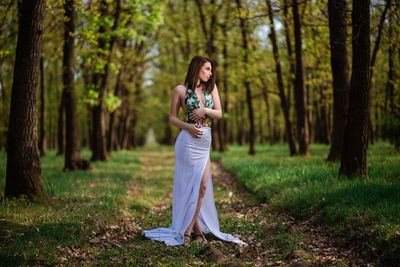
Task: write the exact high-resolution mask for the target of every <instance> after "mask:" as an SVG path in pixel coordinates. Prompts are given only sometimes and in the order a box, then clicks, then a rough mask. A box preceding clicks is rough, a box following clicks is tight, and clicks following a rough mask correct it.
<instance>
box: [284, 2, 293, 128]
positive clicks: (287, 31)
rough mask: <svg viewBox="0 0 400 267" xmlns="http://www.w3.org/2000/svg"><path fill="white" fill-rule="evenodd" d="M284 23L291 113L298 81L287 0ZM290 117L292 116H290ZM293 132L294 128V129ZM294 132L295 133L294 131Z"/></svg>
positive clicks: (288, 98)
mask: <svg viewBox="0 0 400 267" xmlns="http://www.w3.org/2000/svg"><path fill="white" fill-rule="evenodd" d="M283 15H284V19H283V24H284V26H285V28H284V29H285V37H286V47H287V51H288V58H289V64H290V77H289V83H288V90H287V91H288V96H287V106H288V112H289V114H290V108H291V104H290V103H291V97H290V96H291V92H292V88H293V89H294V84H295V82H296V80H295V76H296V65H295V64H294V59H293V50H292V41H291V40H290V29H289V12H288V5H287V1H286V0H284V1H283ZM289 118H290V117H289ZM292 132H293V129H292ZM292 134H293V133H292Z"/></svg>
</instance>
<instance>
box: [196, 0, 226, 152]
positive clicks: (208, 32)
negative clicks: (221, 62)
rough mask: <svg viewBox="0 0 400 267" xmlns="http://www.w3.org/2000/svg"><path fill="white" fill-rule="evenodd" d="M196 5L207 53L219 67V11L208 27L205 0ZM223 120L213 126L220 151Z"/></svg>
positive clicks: (216, 143) (215, 147)
mask: <svg viewBox="0 0 400 267" xmlns="http://www.w3.org/2000/svg"><path fill="white" fill-rule="evenodd" d="M195 2H196V5H197V7H198V11H199V15H200V24H201V29H202V31H203V34H204V38H205V39H206V40H207V42H206V45H205V50H206V54H207V55H208V56H209V57H210V58H211V59H212V60H213V61H214V67H215V68H217V66H218V60H217V47H216V46H215V44H214V41H215V27H216V25H217V19H218V18H217V13H216V12H215V11H214V12H212V14H211V19H210V25H209V27H207V24H206V16H205V15H204V11H203V2H202V1H200V0H196V1H195ZM210 5H211V6H214V5H215V0H210ZM218 81H219V78H218V76H217V77H216V81H215V82H216V83H217V84H218ZM220 123H221V121H214V122H213V125H212V128H213V131H212V133H211V134H212V139H213V142H212V144H211V145H212V148H213V150H218V151H223V148H221V146H222V144H223V140H222V138H223V137H222V133H221V131H223V129H222V128H221V126H220V125H219V124H220Z"/></svg>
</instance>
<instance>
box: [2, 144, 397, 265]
mask: <svg viewBox="0 0 400 267" xmlns="http://www.w3.org/2000/svg"><path fill="white" fill-rule="evenodd" d="M370 151H371V155H370V160H371V161H372V163H373V164H372V163H371V164H370V166H375V167H372V168H371V169H370V176H371V180H370V181H368V182H365V181H351V182H350V181H346V180H344V179H338V178H335V177H336V173H337V165H336V164H326V163H324V161H323V160H324V156H325V153H326V152H327V147H324V146H313V147H312V153H313V156H312V157H309V158H288V157H287V149H286V147H284V146H274V147H272V148H270V147H269V146H259V147H258V154H257V156H256V157H249V156H246V152H247V148H245V147H243V148H241V147H234V146H233V147H231V149H230V151H229V152H228V153H226V154H225V155H221V154H218V153H213V155H212V157H213V158H215V159H220V160H221V162H222V164H223V165H224V167H225V168H227V169H229V170H230V171H231V172H232V173H235V175H236V176H237V179H239V180H240V181H241V183H242V184H244V185H245V186H246V187H247V188H249V189H250V190H251V191H252V192H254V194H253V193H252V195H250V194H249V193H248V192H247V191H246V190H244V189H243V188H242V187H241V186H238V185H237V184H236V183H235V182H234V181H233V178H232V177H230V176H229V177H227V176H228V175H227V174H226V173H225V174H224V173H221V170H219V169H218V168H217V167H216V165H214V166H213V181H214V193H215V200H216V207H217V211H218V214H219V222H220V227H221V230H222V231H223V232H228V233H231V234H234V235H236V236H239V237H241V238H242V239H243V240H244V241H246V242H248V243H249V244H250V245H249V246H248V247H245V248H244V247H241V246H238V245H236V244H232V243H226V242H221V241H219V240H216V239H215V238H213V237H212V236H210V235H207V236H206V237H207V238H208V240H209V245H211V247H212V248H216V249H218V250H219V251H220V252H222V254H223V255H224V258H223V260H224V261H227V262H230V264H231V265H232V264H236V265H238V266H239V265H240V264H241V265H248V266H254V265H258V266H260V265H263V266H265V265H270V266H276V265H282V264H288V263H294V262H299V261H303V262H308V263H310V264H317V265H344V264H362V263H365V262H362V260H361V259H356V258H355V257H354V254H352V252H351V251H348V250H347V251H346V250H343V249H340V248H339V249H338V248H336V247H335V246H337V245H338V246H342V245H343V244H341V243H343V241H342V239H341V238H340V236H343V237H344V239H345V240H347V241H356V242H358V241H360V240H361V239H362V240H366V241H367V242H366V246H367V247H368V248H370V250H369V251H368V253H376V255H378V253H380V254H379V255H382V252H381V250H382V248H383V246H384V245H385V244H386V245H387V244H390V243H388V242H390V240H394V241H393V244H395V245H396V244H398V243H396V242H398V241H396V240H398V236H397V235H398V233H396V232H398V231H399V221H398V220H399V218H398V216H395V215H396V209H397V211H398V208H399V204H398V203H399V199H398V197H399V195H398V192H399V190H398V186H399V167H398V165H399V164H398V158H399V157H398V154H394V155H390V153H392V152H393V151H392V150H391V149H390V147H388V146H386V145H380V146H379V147H372V148H371V150H370ZM5 156H6V155H5V154H4V153H0V194H3V192H4V185H5V165H6V161H5ZM83 156H84V157H86V158H89V152H88V151H83ZM173 156H174V155H173V148H172V147H161V146H149V147H145V148H141V149H138V150H136V151H119V152H114V153H113V154H112V157H111V159H110V161H109V162H103V163H101V162H99V163H95V164H94V169H93V170H91V171H84V172H69V173H63V172H62V171H61V169H62V166H63V157H60V156H56V155H55V152H54V151H50V152H49V153H48V155H47V156H46V157H44V158H42V169H43V172H42V179H43V186H44V189H45V191H46V193H47V195H48V196H49V198H50V201H49V203H47V204H40V203H28V202H25V201H24V200H18V201H3V202H2V203H0V266H19V265H64V266H77V265H78V266H92V265H100V266H103V265H107V266H108V265H117V266H120V265H125V266H135V265H150V264H153V265H163V266H187V265H215V264H216V262H215V260H213V259H210V258H209V257H208V256H207V255H206V254H204V250H203V248H204V247H205V246H204V245H200V244H197V245H196V244H192V245H190V246H189V247H183V246H179V247H167V246H165V245H164V244H163V243H159V242H155V241H151V240H148V239H145V238H143V237H142V236H141V232H142V230H143V229H153V228H156V227H169V226H170V224H171V203H172V185H173V184H172V181H173V171H174V157H173ZM239 156H240V158H239ZM374 173H375V174H374ZM374 175H377V176H378V177H375V176H374ZM370 184H374V185H376V186H370ZM392 187H393V188H392ZM365 188H369V189H368V190H369V191H368V190H367V191H365V190H366V189H365ZM382 188H383V189H382ZM350 189H351V190H350ZM346 190H347V191H346ZM349 190H350V191H349ZM363 190H364V191H363ZM391 190H393V191H391ZM396 190H397V192H396ZM342 191H343V192H342ZM335 192H336V195H335ZM357 192H360V193H358V195H357ZM363 192H364V193H365V194H367V196H365V197H361V196H360V195H363V194H364V193H363ZM337 194H339V195H337ZM253 195H255V196H257V198H255V197H253ZM370 198H371V199H370ZM309 199H311V201H310V200H309ZM265 200H268V204H265V203H264V202H265ZM282 211H284V212H282ZM336 213H337V214H336ZM397 214H399V213H397ZM291 215H292V216H294V217H295V218H293V217H291ZM310 218H312V219H311V220H310ZM315 223H317V224H315ZM318 224H320V225H328V226H329V227H330V231H328V234H327V233H326V232H327V231H326V229H324V228H323V227H320V226H318ZM355 230H357V231H359V232H357V233H356V232H352V231H355ZM329 233H334V235H333V238H332V236H330V235H329ZM336 237H339V238H336ZM374 242H375V243H374ZM379 242H381V243H379ZM358 243H359V242H358ZM343 247H345V246H343ZM373 247H375V248H376V249H375V250H372V248H373ZM394 248H396V247H394ZM391 249H392V247H390V248H388V249H387V254H385V255H386V256H387V258H388V257H389V256H390V255H392V254H390V253H392V252H391ZM388 253H389V254H388Z"/></svg>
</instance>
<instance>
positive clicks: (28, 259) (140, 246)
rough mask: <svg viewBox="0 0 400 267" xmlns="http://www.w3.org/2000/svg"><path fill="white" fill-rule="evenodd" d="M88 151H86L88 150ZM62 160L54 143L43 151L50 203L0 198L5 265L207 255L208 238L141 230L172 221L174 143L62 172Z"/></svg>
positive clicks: (235, 229) (0, 165) (0, 163)
mask: <svg viewBox="0 0 400 267" xmlns="http://www.w3.org/2000/svg"><path fill="white" fill-rule="evenodd" d="M88 154H89V152H88V151H84V153H83V156H84V157H86V158H88V157H89V155H88ZM5 158H6V155H5V154H4V153H0V194H3V193H4V185H5V165H6V161H5ZM62 166H63V157H60V156H56V155H55V152H54V151H50V152H49V153H48V155H47V156H45V157H44V158H42V169H43V171H42V180H43V186H44V189H45V191H46V193H47V195H48V196H49V198H50V202H49V203H47V204H40V203H29V202H26V201H24V200H18V201H3V202H2V203H0V266H19V265H60V264H63V265H67V266H76V265H82V266H86V265H89V266H92V265H100V266H103V265H107V266H109V265H116V266H120V265H125V266H132V265H149V264H156V265H167V266H168V265H170V266H186V265H187V264H189V265H196V264H202V263H203V261H204V262H205V263H207V261H205V260H204V258H203V257H200V250H201V249H202V245H196V244H193V245H191V246H189V247H182V246H179V247H167V246H165V244H163V243H159V242H154V241H151V240H148V239H145V238H143V237H142V236H141V232H142V230H143V229H153V228H156V227H169V226H170V224H171V205H172V185H173V183H172V182H173V172H174V154H173V148H172V147H160V146H154V147H146V148H144V149H138V150H137V151H134V152H132V151H120V152H115V153H113V154H112V157H111V160H110V161H109V162H106V163H102V162H99V163H95V164H94V169H93V170H91V171H83V172H69V173H63V172H62V171H61V169H62ZM224 192H225V193H224ZM216 194H217V196H218V197H217V200H221V201H222V202H221V203H223V201H224V200H223V196H225V195H226V194H227V192H226V190H225V189H216ZM220 207H221V205H218V209H220ZM220 221H221V227H222V229H229V230H231V233H232V234H240V232H241V231H242V230H243V229H245V228H246V227H239V226H238V225H237V221H233V220H231V219H229V218H228V217H227V216H222V217H221V218H220ZM245 221H246V220H243V222H244V223H243V224H244V225H246V223H245ZM210 238H211V239H210V241H211V242H215V243H216V245H215V246H216V247H221V248H223V249H225V252H226V253H236V252H239V251H240V247H239V246H237V245H234V244H229V245H227V246H225V245H223V244H222V242H220V241H217V240H215V239H213V238H212V237H210ZM247 259H248V258H247ZM234 261H236V262H245V261H244V260H240V259H238V260H234Z"/></svg>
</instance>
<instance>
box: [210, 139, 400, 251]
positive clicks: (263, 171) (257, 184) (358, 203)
mask: <svg viewBox="0 0 400 267" xmlns="http://www.w3.org/2000/svg"><path fill="white" fill-rule="evenodd" d="M247 150H248V148H247V147H245V146H244V147H240V146H231V147H230V149H229V152H227V153H226V154H221V153H213V157H214V158H215V159H220V160H221V163H222V165H223V167H224V168H226V169H227V170H229V171H230V172H231V173H233V174H234V175H235V176H236V177H237V179H238V180H239V181H240V182H241V183H242V184H243V185H245V187H246V188H248V189H249V190H250V191H251V192H253V193H254V194H256V196H257V197H258V199H259V200H260V201H265V202H268V203H270V206H271V207H272V208H273V209H275V210H281V211H285V212H288V213H289V214H291V215H292V216H295V217H297V218H300V219H303V218H304V219H306V218H312V219H313V221H314V222H315V223H319V224H320V223H322V224H325V225H328V226H329V227H330V228H331V229H332V231H333V232H335V233H336V234H340V235H343V236H347V239H348V240H349V241H357V240H363V241H366V244H367V246H368V248H369V249H370V250H369V251H368V253H371V251H376V250H380V251H378V252H377V254H379V253H381V254H382V255H386V256H388V257H389V258H390V257H393V256H394V255H395V254H393V253H394V251H396V253H397V252H399V251H400V250H399V248H400V241H399V240H400V234H399V232H400V154H399V153H398V152H396V151H395V149H394V148H393V146H391V145H390V144H385V143H378V144H376V145H372V146H370V149H369V151H368V173H369V179H368V180H367V179H360V178H357V179H348V178H346V177H339V175H338V171H339V166H340V163H339V162H337V163H327V162H325V159H326V156H327V154H328V151H329V147H328V146H325V145H312V146H311V156H309V157H299V156H297V157H289V156H288V155H289V153H288V148H287V145H275V146H272V147H271V146H269V145H260V146H258V147H257V154H256V155H255V156H249V155H247V153H246V152H247ZM393 240H397V242H394V241H393ZM388 242H390V244H391V245H392V247H391V249H390V250H387V249H386V246H387V244H388ZM396 249H397V250H396Z"/></svg>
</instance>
